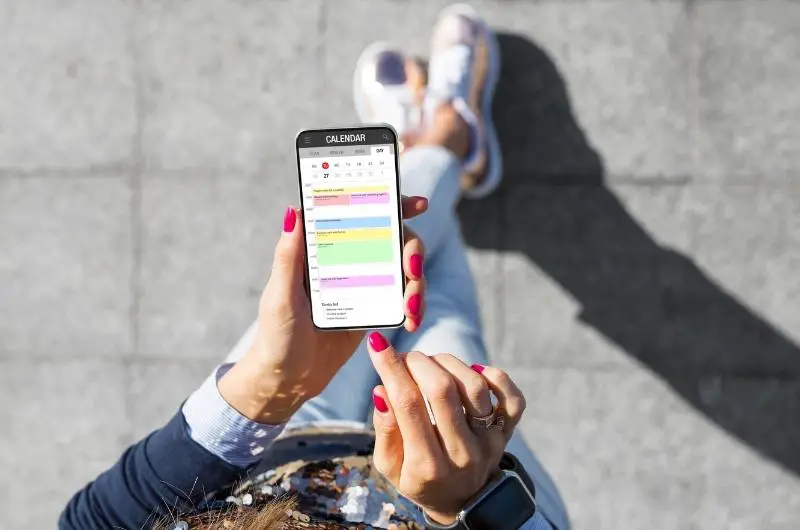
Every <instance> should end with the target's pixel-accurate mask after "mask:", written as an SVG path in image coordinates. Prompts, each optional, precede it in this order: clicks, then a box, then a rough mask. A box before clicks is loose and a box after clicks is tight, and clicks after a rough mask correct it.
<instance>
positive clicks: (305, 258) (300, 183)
mask: <svg viewBox="0 0 800 530" xmlns="http://www.w3.org/2000/svg"><path fill="white" fill-rule="evenodd" d="M381 129H382V130H385V131H386V132H388V133H389V134H391V137H392V142H391V143H392V144H394V174H395V190H396V195H397V216H398V219H399V220H400V230H399V233H400V239H399V241H398V242H397V244H398V252H399V253H400V278H401V281H402V282H403V300H404V303H405V292H406V287H407V283H408V282H407V280H406V274H405V270H403V260H404V256H403V247H404V246H405V236H404V234H403V201H402V194H401V190H400V152H399V145H398V138H397V131H395V129H394V127H392V126H391V125H389V124H388V123H380V124H367V125H344V126H338V127H323V128H314V129H302V130H301V131H299V132H298V133H297V135H296V136H295V139H294V151H295V157H296V160H297V189H298V190H299V194H300V211H301V212H303V262H304V267H303V276H304V278H305V290H306V296H307V297H308V302H309V304H308V305H309V310H310V311H311V324H312V325H313V326H314V329H316V330H319V331H345V330H368V329H394V328H399V327H402V326H403V325H404V324H405V323H406V318H408V317H407V316H406V312H405V307H403V318H402V320H401V321H400V322H399V323H397V324H376V325H370V326H334V327H320V326H318V325H317V323H316V322H315V321H314V305H313V304H312V303H311V284H310V282H309V276H308V275H309V263H308V240H307V236H306V221H305V211H306V210H305V204H304V203H303V195H304V194H303V178H302V175H301V173H300V148H301V147H303V146H301V145H300V137H301V136H303V135H304V134H306V133H320V132H322V133H324V132H335V131H352V130H364V131H367V130H381ZM365 145H372V144H365Z"/></svg>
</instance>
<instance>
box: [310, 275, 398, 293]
mask: <svg viewBox="0 0 800 530" xmlns="http://www.w3.org/2000/svg"><path fill="white" fill-rule="evenodd" d="M319 285H320V287H321V288H322V289H336V288H340V287H386V286H389V285H394V278H393V277H392V276H391V275H390V274H382V275H375V276H345V277H340V278H321V279H320V281H319Z"/></svg>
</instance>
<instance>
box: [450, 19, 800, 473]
mask: <svg viewBox="0 0 800 530" xmlns="http://www.w3.org/2000/svg"><path fill="white" fill-rule="evenodd" d="M500 46H501V52H502V57H503V69H502V75H501V79H500V83H499V86H498V89H497V94H496V97H495V108H494V116H495V119H496V124H497V127H498V133H499V135H500V142H501V144H502V146H503V154H504V161H505V175H504V180H503V183H502V186H501V187H500V189H499V190H498V192H497V193H496V194H495V195H493V196H491V197H490V198H488V199H485V200H484V201H464V202H463V203H462V205H461V206H460V207H459V216H460V218H461V221H462V224H463V233H464V237H465V239H466V241H467V244H468V245H469V246H471V247H474V248H483V249H493V250H503V251H514V252H517V253H522V254H523V255H525V256H527V258H528V259H529V260H530V261H531V263H532V264H533V265H535V266H536V267H538V268H539V269H541V270H542V271H543V272H544V273H546V274H547V275H549V276H550V278H552V279H553V280H554V281H555V282H557V283H558V284H559V285H560V286H561V287H562V288H563V289H565V290H566V291H567V292H568V293H569V294H570V295H571V296H572V297H574V298H575V300H576V301H577V303H579V304H580V306H581V308H582V309H581V312H580V319H581V320H582V321H583V322H584V323H585V324H587V325H589V326H592V327H593V328H595V329H596V330H597V331H599V332H600V333H602V334H603V335H604V336H605V337H607V338H608V339H609V340H610V341H613V342H614V343H616V344H617V345H618V346H619V347H620V348H621V349H623V350H625V352H627V354H628V355H631V356H632V357H634V358H635V359H636V360H637V361H639V362H640V363H642V364H643V365H644V366H646V367H648V368H649V369H650V370H651V371H652V372H653V373H655V374H658V375H659V376H660V377H661V378H662V379H663V380H664V381H666V382H667V383H668V384H669V385H671V386H672V388H674V389H675V391H676V392H678V393H679V394H680V395H681V396H682V397H683V398H684V399H685V400H686V401H687V402H689V403H691V404H692V405H693V406H694V407H696V408H697V410H699V411H701V412H702V413H703V414H705V415H706V416H707V417H708V418H709V419H711V420H712V421H714V422H715V423H716V424H717V425H719V426H720V427H722V428H723V429H726V430H727V431H728V432H730V433H731V434H733V435H735V436H736V437H738V438H739V439H740V440H742V441H743V442H745V443H746V444H749V445H750V446H751V447H752V448H754V449H755V450H757V451H758V452H760V453H761V454H762V455H765V456H766V457H768V458H770V459H772V460H774V461H775V462H778V463H780V464H781V465H783V466H784V467H786V468H787V469H790V470H792V471H793V472H794V473H795V474H800V451H798V447H800V424H799V423H798V421H797V419H798V418H799V417H800V385H797V384H790V383H789V382H788V381H789V380H792V381H796V380H797V379H798V376H800V350H798V347H797V346H796V345H794V344H793V343H792V342H791V341H790V340H788V339H787V338H786V337H784V336H783V335H782V334H781V333H780V332H779V331H778V330H776V329H775V328H774V327H772V326H771V325H770V324H768V323H767V322H765V321H764V320H762V319H761V318H759V316H758V315H756V314H755V313H753V312H752V311H750V310H749V309H747V308H746V307H744V306H743V305H742V304H740V303H739V302H738V301H737V300H736V299H734V298H733V297H732V296H731V295H730V294H728V293H726V292H725V290H724V289H723V288H721V287H719V286H717V285H715V283H714V281H713V280H712V279H711V278H709V277H708V276H707V275H706V274H704V273H703V271H701V270H700V269H699V268H698V267H697V266H696V265H695V264H694V263H693V262H692V259H691V258H689V257H687V256H683V255H681V254H680V253H677V252H675V251H673V250H670V249H668V248H664V247H662V246H660V245H659V244H658V243H657V242H656V241H654V240H653V239H652V238H651V237H650V236H649V235H648V233H647V232H646V231H645V230H644V229H643V228H642V227H641V226H640V225H639V223H638V222H637V221H636V219H634V218H633V217H632V216H631V215H630V214H629V213H628V211H627V210H626V209H625V206H624V204H623V203H622V202H621V201H620V200H619V199H618V198H617V197H616V196H615V194H614V193H613V192H612V191H611V190H609V189H608V188H607V187H605V186H604V169H603V161H602V159H601V158H600V156H599V155H598V153H597V152H596V151H595V150H594V149H593V148H592V147H591V146H590V145H589V143H588V141H587V139H586V137H585V135H584V134H583V132H582V130H581V128H580V125H579V123H578V122H577V120H576V118H575V116H574V115H573V112H572V109H571V105H570V100H569V96H568V94H567V90H566V87H565V84H564V81H563V79H562V77H561V75H560V74H559V72H558V70H557V68H556V66H555V65H554V63H553V61H552V60H551V59H550V58H549V57H548V55H547V54H546V53H545V52H544V51H543V50H542V49H540V48H539V47H537V46H536V45H535V44H533V43H532V42H530V41H528V40H526V39H525V38H523V37H520V36H516V35H501V36H500ZM632 134H635V132H633V131H632ZM487 211H492V212H500V216H501V218H500V220H499V223H500V227H499V231H498V232H499V237H498V235H497V233H496V232H493V231H487V230H486V228H485V226H486V219H487V215H486V212H487ZM510 292H513V286H508V290H507V292H506V295H508V293H510ZM543 311H546V308H543ZM530 329H531V332H532V333H535V332H536V322H535V320H533V317H532V320H531V322H530ZM516 355H524V352H516Z"/></svg>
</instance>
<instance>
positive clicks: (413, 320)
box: [408, 317, 419, 327]
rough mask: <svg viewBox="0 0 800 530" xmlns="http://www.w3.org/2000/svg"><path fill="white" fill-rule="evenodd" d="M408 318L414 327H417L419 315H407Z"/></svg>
mask: <svg viewBox="0 0 800 530" xmlns="http://www.w3.org/2000/svg"><path fill="white" fill-rule="evenodd" d="M408 319H409V320H411V322H413V323H414V325H415V326H416V327H419V317H408Z"/></svg>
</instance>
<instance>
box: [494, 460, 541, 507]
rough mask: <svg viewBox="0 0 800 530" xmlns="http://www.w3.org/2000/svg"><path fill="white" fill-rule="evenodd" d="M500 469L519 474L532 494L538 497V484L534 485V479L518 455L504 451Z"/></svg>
mask: <svg viewBox="0 0 800 530" xmlns="http://www.w3.org/2000/svg"><path fill="white" fill-rule="evenodd" d="M500 469H502V470H504V471H513V472H514V473H516V474H517V475H519V478H521V479H522V482H523V483H524V484H525V487H526V488H528V491H530V492H531V495H533V497H534V498H536V486H534V485H533V479H531V476H530V475H528V472H527V471H525V467H524V466H523V465H522V463H521V462H520V461H519V459H518V458H517V457H516V456H514V455H512V454H511V453H508V452H506V453H503V458H501V459H500Z"/></svg>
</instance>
